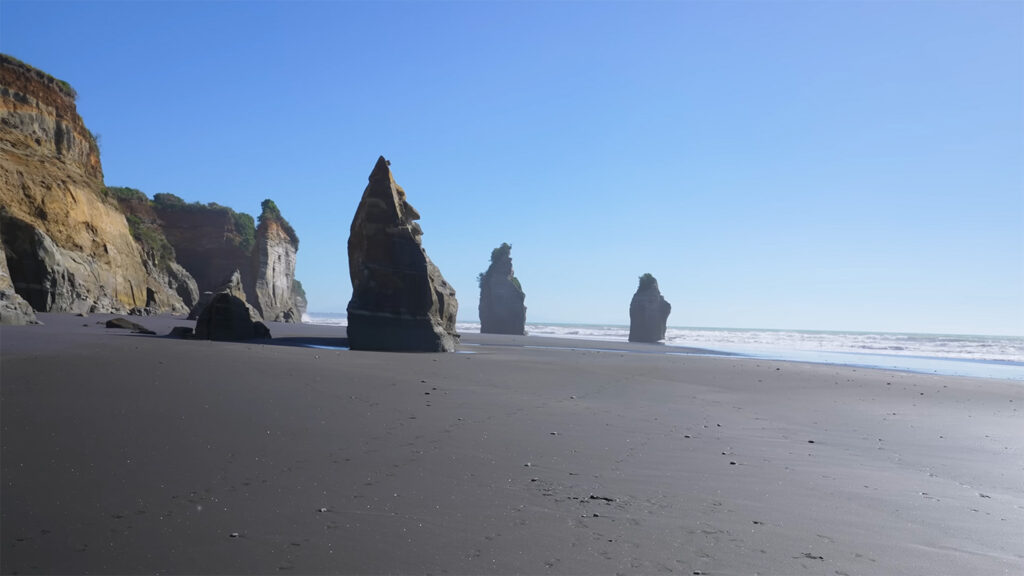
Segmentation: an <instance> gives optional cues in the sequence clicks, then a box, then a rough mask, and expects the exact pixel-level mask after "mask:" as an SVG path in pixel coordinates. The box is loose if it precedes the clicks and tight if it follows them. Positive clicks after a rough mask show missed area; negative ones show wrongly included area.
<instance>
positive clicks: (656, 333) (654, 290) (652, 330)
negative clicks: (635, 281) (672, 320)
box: [629, 274, 672, 342]
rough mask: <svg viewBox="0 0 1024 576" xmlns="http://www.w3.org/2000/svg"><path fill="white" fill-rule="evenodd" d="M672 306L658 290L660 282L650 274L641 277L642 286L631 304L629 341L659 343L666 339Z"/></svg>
mask: <svg viewBox="0 0 1024 576" xmlns="http://www.w3.org/2000/svg"><path fill="white" fill-rule="evenodd" d="M670 312H672V305H671V304H669V303H668V302H666V301H665V298H664V297H662V295H661V291H660V290H659V289H658V280H657V279H655V278H654V276H652V275H650V274H644V275H643V276H641V277H640V285H639V286H638V287H637V289H636V293H635V294H633V300H632V301H631V302H630V303H629V341H630V342H657V341H659V340H664V339H665V325H666V323H667V322H668V315H669V313H670Z"/></svg>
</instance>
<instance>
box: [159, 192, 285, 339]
mask: <svg viewBox="0 0 1024 576" xmlns="http://www.w3.org/2000/svg"><path fill="white" fill-rule="evenodd" d="M149 205H150V206H151V208H152V210H153V212H154V214H155V215H156V217H157V219H158V221H159V226H160V230H161V232H162V233H163V234H164V236H165V237H166V239H167V241H168V243H169V245H170V246H171V247H172V248H173V250H174V253H175V254H176V256H177V260H178V262H180V263H181V265H182V266H184V268H185V269H186V270H188V271H189V272H190V273H191V274H192V276H194V277H195V279H196V282H197V284H198V287H199V291H200V292H208V291H214V292H215V291H216V288H217V286H218V283H219V282H220V280H221V279H222V278H224V276H225V275H226V274H229V273H230V272H231V271H233V270H237V271H239V273H240V275H241V284H242V286H243V287H244V290H245V295H246V298H247V301H248V302H249V303H250V304H251V305H252V306H254V307H256V308H257V309H258V310H259V311H260V312H261V313H262V315H263V317H264V318H265V319H267V320H268V321H274V322H301V321H302V311H303V310H305V298H304V296H305V295H304V294H303V295H302V296H301V297H300V296H299V295H298V294H297V293H296V292H295V291H294V284H295V260H296V253H297V252H298V249H299V238H298V236H297V235H296V234H295V230H294V229H293V228H292V227H291V225H290V224H289V223H288V221H287V220H285V219H284V217H282V216H281V212H280V210H278V208H277V206H276V205H275V204H274V202H273V201H272V200H269V199H268V200H264V201H263V205H262V207H263V212H262V213H261V214H260V218H259V220H260V224H259V226H255V224H254V221H253V218H252V216H249V215H248V214H245V213H240V212H235V211H234V210H232V209H230V208H228V207H226V206H220V205H217V204H199V203H192V204H187V203H185V201H184V200H182V199H181V198H178V197H177V196H174V195H173V194H156V195H155V196H153V201H152V202H150V203H149Z"/></svg>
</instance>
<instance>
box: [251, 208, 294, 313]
mask: <svg viewBox="0 0 1024 576" xmlns="http://www.w3.org/2000/svg"><path fill="white" fill-rule="evenodd" d="M260 207H261V208H262V210H263V211H262V213H260V217H259V221H260V224H259V226H257V227H256V250H255V251H254V256H255V260H254V261H253V270H254V271H255V273H256V274H255V276H256V290H255V292H256V302H255V305H256V307H257V308H259V311H260V314H262V315H263V318H264V319H266V320H267V321H269V322H300V321H301V319H302V311H300V310H299V306H298V298H297V293H295V292H293V290H294V288H295V283H296V280H295V253H296V252H298V250H299V237H298V235H296V234H295V230H294V229H293V228H292V226H291V224H289V223H288V221H287V220H285V219H284V217H283V216H281V211H280V210H279V209H278V208H277V204H275V203H274V201H273V200H271V199H269V198H268V199H266V200H264V201H263V204H261V206H260ZM304 303H305V298H303V308H304V307H305V304H304Z"/></svg>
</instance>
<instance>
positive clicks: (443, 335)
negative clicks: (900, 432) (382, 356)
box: [348, 156, 459, 352]
mask: <svg viewBox="0 0 1024 576" xmlns="http://www.w3.org/2000/svg"><path fill="white" fill-rule="evenodd" d="M389 164H390V163H389V162H388V161H387V160H385V159H384V157H383V156H381V157H380V158H379V159H378V160H377V164H376V165H375V166H374V168H373V172H371V173H370V178H369V184H367V186H366V189H365V190H364V191H363V197H362V199H361V200H360V202H359V207H358V208H356V214H355V216H354V217H353V218H352V227H351V230H350V233H349V238H348V262H349V275H350V277H351V279H352V300H351V301H349V304H348V340H349V347H351V348H352V349H353V350H396V351H420V352H451V351H454V350H455V343H456V339H457V338H458V334H457V333H456V331H455V315H456V313H457V312H458V307H459V303H458V301H456V299H455V289H454V288H452V287H451V285H449V284H448V282H447V281H445V279H444V276H442V275H441V271H440V270H439V269H438V268H437V266H435V265H434V263H433V262H431V260H430V258H429V257H427V253H426V251H425V250H424V249H423V245H422V236H423V230H422V229H420V225H419V224H417V223H416V220H419V218H420V215H419V213H418V212H416V209H415V208H413V207H412V205H411V204H409V202H408V200H406V197H405V190H403V189H402V187H401V186H399V185H398V184H397V183H396V182H395V178H394V176H393V175H392V173H391V168H390V166H389Z"/></svg>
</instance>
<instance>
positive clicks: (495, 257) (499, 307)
mask: <svg viewBox="0 0 1024 576" xmlns="http://www.w3.org/2000/svg"><path fill="white" fill-rule="evenodd" d="M511 250H512V246H509V245H508V244H504V243H503V244H502V245H501V246H499V247H497V248H495V249H494V250H493V251H491V265H490V266H489V267H488V268H487V271H486V272H484V273H483V274H481V275H480V276H479V280H480V332H481V333H483V334H518V335H520V336H521V335H523V334H525V333H526V306H524V305H523V301H524V300H525V299H526V294H524V293H523V288H522V286H520V285H519V280H518V279H517V278H516V277H515V274H514V273H513V272H512V257H511V256H510V255H509V254H510V252H511Z"/></svg>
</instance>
